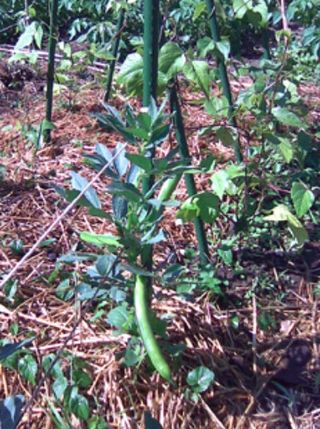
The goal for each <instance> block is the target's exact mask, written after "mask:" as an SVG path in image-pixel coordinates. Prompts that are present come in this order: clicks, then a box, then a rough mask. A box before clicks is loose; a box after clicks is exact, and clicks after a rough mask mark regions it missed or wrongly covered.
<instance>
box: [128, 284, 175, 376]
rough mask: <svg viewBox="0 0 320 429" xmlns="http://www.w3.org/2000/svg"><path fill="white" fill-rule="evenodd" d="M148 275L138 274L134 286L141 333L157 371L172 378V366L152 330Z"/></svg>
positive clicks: (135, 304)
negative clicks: (148, 298) (148, 297)
mask: <svg viewBox="0 0 320 429" xmlns="http://www.w3.org/2000/svg"><path fill="white" fill-rule="evenodd" d="M146 280H147V279H146V277H142V276H139V275H137V277H136V284H135V288H134V307H135V313H136V318H137V322H138V327H139V330H140V335H141V338H142V341H143V344H144V346H145V349H146V352H147V354H148V356H149V358H150V360H151V363H152V365H153V366H154V368H155V369H156V371H157V372H158V373H159V374H160V375H161V377H163V378H164V379H165V380H168V381H170V380H171V371H170V367H169V365H168V363H167V361H166V360H165V358H164V356H163V354H162V352H161V350H160V347H159V344H158V343H157V340H156V338H155V336H154V333H153V331H152V327H151V323H150V317H149V311H150V310H149V308H148V304H147V281H146Z"/></svg>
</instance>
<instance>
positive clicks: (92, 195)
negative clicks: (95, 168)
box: [71, 171, 101, 209]
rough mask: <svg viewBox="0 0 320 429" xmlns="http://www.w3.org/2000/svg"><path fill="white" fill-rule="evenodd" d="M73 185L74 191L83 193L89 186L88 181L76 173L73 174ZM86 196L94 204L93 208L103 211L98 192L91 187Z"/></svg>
mask: <svg viewBox="0 0 320 429" xmlns="http://www.w3.org/2000/svg"><path fill="white" fill-rule="evenodd" d="M71 178H72V179H71V184H72V186H73V188H74V189H76V190H77V191H80V192H81V191H83V189H84V188H85V187H86V186H87V185H88V183H89V182H88V181H87V179H85V178H84V177H82V176H80V174H78V173H75V172H74V171H72V172H71ZM84 196H85V197H86V199H87V200H88V201H89V202H90V204H92V206H93V207H95V208H97V209H101V203H100V201H99V198H98V195H97V193H96V191H95V190H94V189H93V188H92V186H90V187H89V188H88V190H87V191H85V193H84Z"/></svg>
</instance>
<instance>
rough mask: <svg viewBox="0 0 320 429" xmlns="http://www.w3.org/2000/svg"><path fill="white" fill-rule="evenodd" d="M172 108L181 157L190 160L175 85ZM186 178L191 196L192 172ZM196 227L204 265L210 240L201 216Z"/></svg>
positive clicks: (171, 91)
mask: <svg viewBox="0 0 320 429" xmlns="http://www.w3.org/2000/svg"><path fill="white" fill-rule="evenodd" d="M170 108H171V112H172V113H174V123H175V127H176V137H177V142H178V145H179V151H180V154H181V157H182V159H183V160H184V161H185V162H189V160H190V154H189V149H188V143H187V138H186V134H185V130H184V124H183V119H182V113H181V108H180V104H179V99H178V95H177V90H176V87H175V85H172V87H171V90H170ZM184 180H185V182H186V188H187V191H188V195H189V197H192V196H193V195H195V194H196V193H197V189H196V185H195V182H194V178H193V176H192V175H191V174H186V175H185V179H184ZM194 227H195V231H196V236H197V240H198V245H199V253H200V262H201V264H202V265H206V264H207V263H208V260H209V248H208V242H207V237H206V232H205V229H204V225H203V222H202V220H201V219H200V218H199V217H197V218H196V219H195V220H194Z"/></svg>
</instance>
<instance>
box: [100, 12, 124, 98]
mask: <svg viewBox="0 0 320 429" xmlns="http://www.w3.org/2000/svg"><path fill="white" fill-rule="evenodd" d="M124 18H125V9H124V8H121V10H120V15H119V18H118V22H117V27H116V34H115V36H114V39H113V43H112V56H113V60H112V61H111V64H110V68H109V72H108V80H107V89H106V92H105V95H104V102H105V103H107V102H108V101H109V97H110V93H111V87H112V80H113V75H114V69H115V66H116V61H117V57H118V51H119V44H120V38H121V32H122V28H123V23H124Z"/></svg>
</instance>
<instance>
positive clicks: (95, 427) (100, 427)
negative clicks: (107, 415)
mask: <svg viewBox="0 0 320 429" xmlns="http://www.w3.org/2000/svg"><path fill="white" fill-rule="evenodd" d="M107 427H108V426H107V423H106V421H105V420H104V419H103V418H102V417H100V416H92V417H90V419H89V421H88V429H107Z"/></svg>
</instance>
